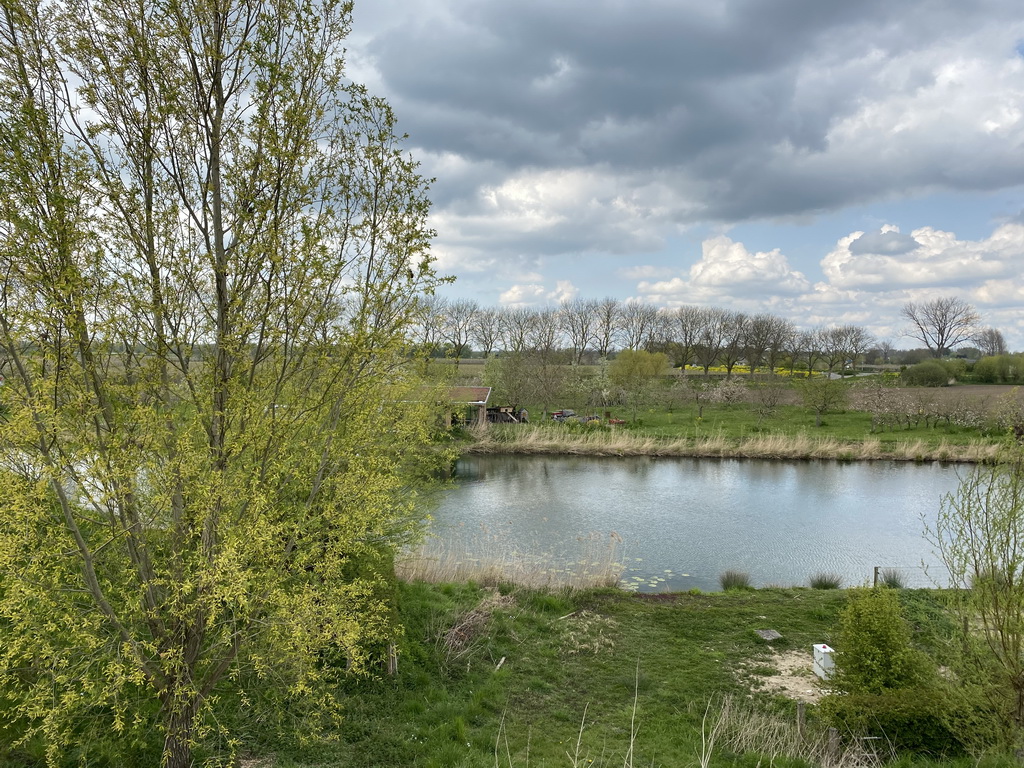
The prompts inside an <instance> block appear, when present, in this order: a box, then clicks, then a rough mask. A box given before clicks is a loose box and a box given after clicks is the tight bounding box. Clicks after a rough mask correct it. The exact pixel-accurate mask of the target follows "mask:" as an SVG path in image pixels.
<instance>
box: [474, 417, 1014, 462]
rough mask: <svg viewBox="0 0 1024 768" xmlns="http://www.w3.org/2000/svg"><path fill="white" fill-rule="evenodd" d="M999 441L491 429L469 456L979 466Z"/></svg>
mask: <svg viewBox="0 0 1024 768" xmlns="http://www.w3.org/2000/svg"><path fill="white" fill-rule="evenodd" d="M1001 444H1002V441H1001V440H991V439H983V438H981V437H976V438H971V439H966V440H959V441H954V440H950V439H948V438H947V437H945V436H938V435H931V436H929V437H927V438H925V437H916V438H914V437H905V438H904V439H901V440H892V439H889V440H885V439H882V438H881V437H880V436H875V435H870V434H868V435H864V436H862V437H860V438H854V437H836V436H832V435H817V434H811V433H809V432H801V433H797V434H752V435H736V434H728V433H725V432H719V433H712V434H705V435H693V436H677V437H665V436H659V435H657V434H647V433H645V431H644V430H638V429H622V428H616V427H600V426H599V427H588V426H583V425H579V426H578V427H576V426H575V425H565V424H548V423H544V424H529V425H518V424H511V425H491V426H490V427H489V428H487V429H483V430H477V431H474V432H473V434H472V440H471V442H469V443H467V447H466V450H467V451H468V452H471V453H535V454H541V453H547V454H577V455H590V456H710V457H720V458H725V457H734V458H759V459H842V460H871V459H890V460H896V461H963V462H984V461H989V460H991V459H993V458H994V457H995V456H996V455H997V454H998V452H999V450H1000V445H1001Z"/></svg>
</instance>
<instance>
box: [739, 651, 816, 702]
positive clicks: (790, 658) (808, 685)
mask: <svg viewBox="0 0 1024 768" xmlns="http://www.w3.org/2000/svg"><path fill="white" fill-rule="evenodd" d="M812 664H813V657H812V656H811V654H810V652H808V651H786V652H785V653H779V652H778V651H774V650H773V651H772V655H771V656H770V657H769V658H767V659H759V660H757V661H756V662H750V663H748V664H747V665H745V667H744V672H745V673H746V674H747V675H748V676H749V677H752V678H753V679H755V680H757V681H758V683H759V684H760V686H761V687H762V689H763V690H766V691H769V692H771V693H777V694H779V695H781V696H785V697H786V698H789V699H793V700H794V701H805V702H807V703H808V704H817V703H818V701H820V700H821V697H822V695H823V693H824V691H823V690H822V689H821V687H820V681H819V680H818V678H817V677H816V676H815V675H814V672H813V671H812V669H811V666H812ZM764 667H770V668H772V669H774V670H775V671H774V672H773V673H772V674H768V675H764V674H760V673H758V672H755V670H758V669H761V668H764Z"/></svg>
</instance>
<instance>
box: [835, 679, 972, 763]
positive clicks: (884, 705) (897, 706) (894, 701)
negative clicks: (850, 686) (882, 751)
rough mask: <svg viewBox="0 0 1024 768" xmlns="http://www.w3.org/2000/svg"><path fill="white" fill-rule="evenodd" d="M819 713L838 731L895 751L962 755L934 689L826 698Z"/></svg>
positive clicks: (940, 694)
mask: <svg viewBox="0 0 1024 768" xmlns="http://www.w3.org/2000/svg"><path fill="white" fill-rule="evenodd" d="M821 713H822V715H823V716H824V717H825V718H826V720H827V721H828V722H830V723H832V724H833V726H835V727H838V728H839V729H840V730H841V731H843V732H845V733H851V734H855V735H867V736H881V737H884V738H885V739H886V740H887V741H888V742H889V744H890V745H891V746H892V747H893V748H894V749H895V750H897V751H900V750H911V751H913V752H918V753H927V754H931V755H935V756H945V755H951V754H959V753H961V752H963V744H962V743H961V741H960V739H959V738H958V737H957V735H956V734H955V733H954V732H953V730H952V729H951V728H950V726H949V725H948V724H947V723H948V721H949V717H948V715H949V713H948V706H947V700H946V696H945V693H944V692H943V691H941V690H940V689H938V688H935V687H930V686H929V687H915V688H897V689H893V690H887V691H883V692H881V693H851V694H847V695H845V696H826V697H825V698H824V699H823V700H822V703H821Z"/></svg>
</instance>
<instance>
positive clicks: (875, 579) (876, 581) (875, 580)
mask: <svg viewBox="0 0 1024 768" xmlns="http://www.w3.org/2000/svg"><path fill="white" fill-rule="evenodd" d="M880 568H881V566H879V565H876V566H875V578H874V583H873V584H872V585H871V586H873V587H877V586H878V571H879V569H880Z"/></svg>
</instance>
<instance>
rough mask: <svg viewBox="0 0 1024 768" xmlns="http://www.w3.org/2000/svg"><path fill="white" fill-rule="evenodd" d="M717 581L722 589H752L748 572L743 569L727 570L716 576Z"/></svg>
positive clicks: (729, 590)
mask: <svg viewBox="0 0 1024 768" xmlns="http://www.w3.org/2000/svg"><path fill="white" fill-rule="evenodd" d="M718 583H719V584H721V585H722V590H723V591H725V592H732V591H735V590H739V589H752V587H751V585H750V574H749V573H744V572H743V571H733V570H729V571H726V572H725V573H723V574H722V575H721V576H719V577H718Z"/></svg>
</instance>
